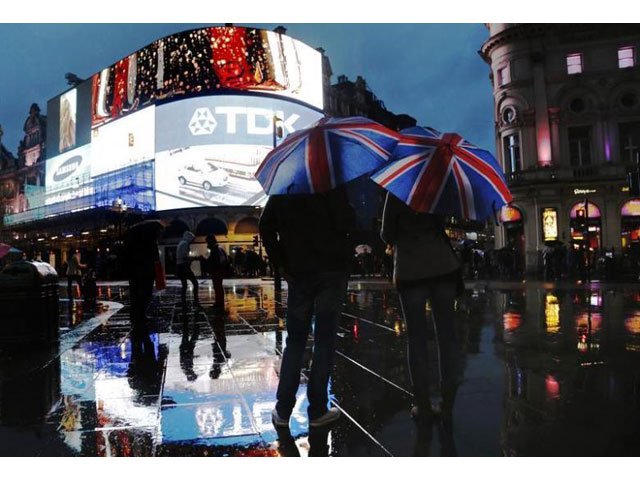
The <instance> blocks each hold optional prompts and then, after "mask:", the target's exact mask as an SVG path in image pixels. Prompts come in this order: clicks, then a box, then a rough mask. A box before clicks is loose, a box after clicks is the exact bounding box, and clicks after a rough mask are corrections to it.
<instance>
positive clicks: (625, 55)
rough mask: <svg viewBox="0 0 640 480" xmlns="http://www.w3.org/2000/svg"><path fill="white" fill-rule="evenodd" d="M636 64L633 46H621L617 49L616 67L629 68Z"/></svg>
mask: <svg viewBox="0 0 640 480" xmlns="http://www.w3.org/2000/svg"><path fill="white" fill-rule="evenodd" d="M635 64H636V52H635V49H634V48H633V47H623V48H619V49H618V67H619V68H629V67H634V66H635Z"/></svg>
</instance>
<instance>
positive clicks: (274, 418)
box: [271, 408, 289, 428]
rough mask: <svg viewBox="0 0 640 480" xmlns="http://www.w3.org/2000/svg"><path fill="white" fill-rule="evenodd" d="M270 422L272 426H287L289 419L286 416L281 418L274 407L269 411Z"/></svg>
mask: <svg viewBox="0 0 640 480" xmlns="http://www.w3.org/2000/svg"><path fill="white" fill-rule="evenodd" d="M271 422H272V423H273V426H274V427H276V428H282V427H288V426H289V419H288V418H282V417H281V416H280V415H279V414H278V411H277V410H276V409H275V408H274V409H273V411H272V412H271Z"/></svg>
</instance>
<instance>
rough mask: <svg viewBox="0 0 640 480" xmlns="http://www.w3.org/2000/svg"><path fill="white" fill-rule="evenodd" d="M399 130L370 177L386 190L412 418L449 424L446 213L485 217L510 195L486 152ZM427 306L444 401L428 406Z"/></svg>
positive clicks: (451, 381) (452, 270)
mask: <svg viewBox="0 0 640 480" xmlns="http://www.w3.org/2000/svg"><path fill="white" fill-rule="evenodd" d="M400 133H401V138H400V140H399V141H398V144H397V146H396V148H395V149H394V151H393V154H392V156H391V158H390V161H389V163H388V164H387V165H386V166H385V167H384V168H382V169H381V170H379V171H378V172H376V173H375V174H373V175H372V176H371V178H372V180H373V181H374V182H376V183H378V184H379V185H380V186H381V187H383V188H385V189H386V190H387V191H388V192H389V193H388V194H387V199H386V203H385V207H384V213H383V219H382V230H381V237H382V239H383V241H385V242H386V243H390V244H392V245H393V246H394V273H393V277H394V282H395V284H396V286H397V287H398V292H399V295H400V302H401V304H402V313H403V315H404V318H405V322H406V324H407V331H408V344H409V352H408V360H409V371H410V374H411V381H412V384H413V390H414V394H415V405H414V406H413V407H412V409H411V413H412V415H413V416H414V418H416V419H417V420H419V421H429V420H431V419H432V418H433V416H434V414H438V413H441V414H442V415H443V416H444V417H445V419H447V420H450V418H451V413H452V409H453V402H454V399H455V394H456V390H457V377H458V374H459V372H458V364H459V356H460V347H459V343H458V339H457V336H456V331H455V324H454V313H455V311H454V306H455V297H456V294H457V293H458V292H460V293H461V292H462V291H463V289H464V283H463V282H462V273H461V264H460V260H459V259H458V257H457V255H456V254H455V253H454V251H453V248H452V247H451V243H450V241H449V238H448V236H447V235H446V232H445V229H444V221H443V216H445V215H447V216H456V217H462V218H467V219H472V220H485V219H486V218H487V217H489V216H492V215H495V212H496V211H497V209H498V208H500V207H501V206H502V205H505V204H507V203H509V202H510V201H511V199H512V196H511V192H509V189H508V187H507V185H506V182H505V180H504V175H503V173H502V170H501V168H500V166H499V165H498V163H497V162H496V160H495V158H493V156H492V155H491V153H490V152H488V151H486V150H483V149H480V148H478V147H476V146H475V145H472V144H471V143H469V142H468V141H466V140H465V139H464V138H462V136H460V135H459V134H457V133H441V132H439V131H437V130H435V129H433V128H428V127H412V128H408V129H404V130H402V131H401V132H400ZM427 301H430V303H431V312H432V316H433V321H434V323H435V327H436V338H437V344H438V354H439V360H440V361H439V366H440V385H441V394H442V401H441V402H437V401H436V402H432V401H431V392H430V379H429V363H428V356H427V319H426V315H425V307H426V303H427Z"/></svg>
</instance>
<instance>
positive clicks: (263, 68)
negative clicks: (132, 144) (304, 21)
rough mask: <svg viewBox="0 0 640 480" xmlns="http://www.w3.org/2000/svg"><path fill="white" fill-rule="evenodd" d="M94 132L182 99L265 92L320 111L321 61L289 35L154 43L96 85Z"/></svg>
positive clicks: (243, 31) (209, 35)
mask: <svg viewBox="0 0 640 480" xmlns="http://www.w3.org/2000/svg"><path fill="white" fill-rule="evenodd" d="M91 85H92V96H91V98H92V101H91V104H92V107H91V121H92V125H93V126H97V125H100V124H103V123H106V122H109V121H111V120H114V119H116V118H119V117H121V116H122V115H126V114H127V113H130V112H133V111H135V110H137V109H139V108H141V107H143V106H145V105H147V104H149V103H156V102H158V101H162V100H164V99H167V98H171V99H172V100H173V99H176V98H177V97H180V96H185V95H189V96H190V95H194V94H196V95H199V94H207V93H214V92H215V93H225V91H230V93H232V92H233V91H244V92H248V91H249V92H251V91H253V92H261V93H267V94H271V95H275V96H280V97H285V98H291V99H294V100H297V101H300V102H303V103H306V104H308V105H311V106H313V107H315V108H319V109H322V108H323V77H322V56H321V54H320V53H319V52H318V51H316V50H315V49H313V48H311V47H309V46H307V45H305V44H304V43H302V42H299V41H297V40H294V39H292V38H290V37H288V36H286V35H282V34H278V33H275V32H271V31H266V30H260V29H255V28H245V27H210V28H201V29H197V30H190V31H186V32H181V33H177V34H175V35H171V36H168V37H165V38H162V39H160V40H157V41H155V42H153V43H152V44H151V45H148V46H146V47H145V48H143V49H141V50H139V51H137V52H135V53H133V54H131V55H129V56H128V57H126V58H124V59H122V60H120V61H119V62H117V63H116V64H114V65H112V66H110V67H108V68H105V69H104V70H102V71H101V72H100V73H98V74H96V75H94V76H93V77H92V79H91Z"/></svg>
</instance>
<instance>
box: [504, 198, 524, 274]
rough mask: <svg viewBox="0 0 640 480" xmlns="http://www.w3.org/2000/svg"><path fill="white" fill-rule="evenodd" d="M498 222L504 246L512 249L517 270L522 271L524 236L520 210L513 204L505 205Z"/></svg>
mask: <svg viewBox="0 0 640 480" xmlns="http://www.w3.org/2000/svg"><path fill="white" fill-rule="evenodd" d="M500 222H501V223H502V226H503V228H504V239H505V246H506V247H507V248H508V249H512V250H513V252H514V254H515V261H516V265H517V266H518V270H519V271H524V261H525V254H524V252H525V236H524V219H523V216H522V212H521V211H520V209H519V208H517V207H515V206H513V205H506V206H504V207H503V208H502V210H501V211H500Z"/></svg>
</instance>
